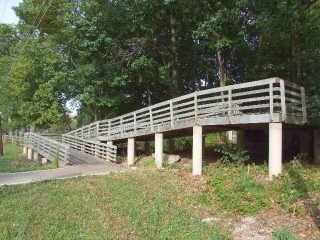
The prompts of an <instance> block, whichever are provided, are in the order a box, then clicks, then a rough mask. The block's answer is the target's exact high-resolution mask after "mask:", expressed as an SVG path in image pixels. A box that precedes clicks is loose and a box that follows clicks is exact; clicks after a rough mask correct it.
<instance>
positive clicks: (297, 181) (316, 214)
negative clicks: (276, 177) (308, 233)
mask: <svg viewBox="0 0 320 240" xmlns="http://www.w3.org/2000/svg"><path fill="white" fill-rule="evenodd" d="M289 176H290V177H291V178H292V180H294V181H293V182H294V186H295V189H296V190H297V191H299V192H303V193H305V194H304V197H303V200H304V201H303V202H304V206H305V207H306V209H308V212H309V214H310V216H311V217H312V219H313V222H314V224H316V226H317V228H318V230H319V231H320V209H319V205H318V204H317V203H316V202H315V201H313V200H312V197H311V195H310V193H309V190H308V186H307V184H306V183H305V182H304V180H303V177H302V176H301V175H300V174H299V173H298V172H297V171H296V170H294V169H291V170H290V171H289Z"/></svg>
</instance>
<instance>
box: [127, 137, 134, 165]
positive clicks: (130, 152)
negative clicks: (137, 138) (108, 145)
mask: <svg viewBox="0 0 320 240" xmlns="http://www.w3.org/2000/svg"><path fill="white" fill-rule="evenodd" d="M127 153H128V166H131V165H133V164H134V157H135V149H134V138H128V151H127Z"/></svg>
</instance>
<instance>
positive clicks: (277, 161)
mask: <svg viewBox="0 0 320 240" xmlns="http://www.w3.org/2000/svg"><path fill="white" fill-rule="evenodd" d="M281 172H282V123H269V179H270V180H272V177H273V176H277V175H279V174H281Z"/></svg>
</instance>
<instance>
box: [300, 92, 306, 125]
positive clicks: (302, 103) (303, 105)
mask: <svg viewBox="0 0 320 240" xmlns="http://www.w3.org/2000/svg"><path fill="white" fill-rule="evenodd" d="M300 91H301V105H302V114H303V123H307V106H306V93H305V90H304V87H301V88H300Z"/></svg>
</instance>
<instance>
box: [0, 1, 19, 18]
mask: <svg viewBox="0 0 320 240" xmlns="http://www.w3.org/2000/svg"><path fill="white" fill-rule="evenodd" d="M21 2H22V0H0V23H6V24H17V23H18V21H19V18H18V17H17V16H16V15H15V13H14V11H13V9H12V7H16V6H18V5H19V3H21Z"/></svg>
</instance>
